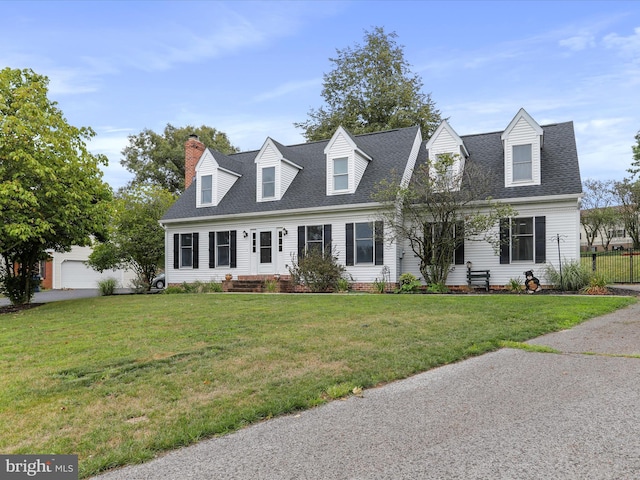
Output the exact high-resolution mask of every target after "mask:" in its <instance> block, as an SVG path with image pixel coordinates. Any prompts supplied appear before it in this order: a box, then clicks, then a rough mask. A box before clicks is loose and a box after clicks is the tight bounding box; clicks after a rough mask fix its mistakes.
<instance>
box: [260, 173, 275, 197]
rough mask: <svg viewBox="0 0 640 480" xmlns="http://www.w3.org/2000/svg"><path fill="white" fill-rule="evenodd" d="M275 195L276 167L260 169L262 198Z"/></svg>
mask: <svg viewBox="0 0 640 480" xmlns="http://www.w3.org/2000/svg"><path fill="white" fill-rule="evenodd" d="M275 196H276V167H265V168H263V169H262V198H273V197H275Z"/></svg>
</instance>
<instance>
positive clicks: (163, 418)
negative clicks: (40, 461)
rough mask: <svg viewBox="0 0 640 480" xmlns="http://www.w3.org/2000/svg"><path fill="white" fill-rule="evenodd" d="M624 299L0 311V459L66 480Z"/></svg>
mask: <svg viewBox="0 0 640 480" xmlns="http://www.w3.org/2000/svg"><path fill="white" fill-rule="evenodd" d="M633 301H635V299H633V298H629V297H589V296H575V297H574V296H551V295H540V296H536V295H528V296H526V295H513V296H511V295H481V296H471V295H469V296H467V295H443V296H434V295H224V294H213V295H151V296H150V295H142V296H120V297H117V296H116V297H98V298H92V299H83V300H76V301H67V302H58V303H52V304H47V305H44V306H41V307H38V308H35V309H32V310H27V311H24V312H21V313H17V314H5V315H1V316H0V372H2V374H1V377H0V451H1V452H3V453H5V454H8V453H72V454H78V455H79V456H80V474H81V477H87V476H90V475H93V474H96V473H97V472H99V471H102V470H105V469H108V468H111V467H115V466H119V465H124V464H128V463H135V462H141V461H144V460H148V459H150V458H152V457H153V456H154V455H155V454H156V453H157V452H159V451H163V450H168V449H172V448H176V447H179V446H182V445H187V444H190V443H193V442H196V441H198V440H200V439H202V438H204V437H207V436H212V435H218V434H224V433H227V432H230V431H233V430H235V429H238V428H241V427H243V426H245V425H248V424H250V423H252V422H256V421H258V420H261V419H264V418H269V417H272V416H275V415H280V414H283V413H286V412H292V411H295V410H299V409H304V408H309V407H313V406H316V405H319V404H321V403H324V402H326V401H328V400H329V399H331V398H336V397H339V396H341V395H345V394H348V393H349V392H351V391H352V390H353V388H355V387H363V388H369V387H373V386H376V385H379V384H382V383H385V382H389V381H393V380H396V379H399V378H404V377H407V376H409V375H412V374H414V373H417V372H421V371H424V370H428V369H430V368H433V367H436V366H438V365H443V364H446V363H451V362H455V361H457V360H460V359H463V358H466V357H469V356H471V355H478V354H481V353H484V352H487V351H491V350H495V349H497V348H500V346H501V345H503V343H502V342H505V341H510V342H520V341H523V340H526V339H529V338H532V337H535V336H538V335H540V334H543V333H545V332H550V331H555V330H559V329H564V328H568V327H571V326H573V325H575V324H577V323H580V322H582V321H583V320H585V319H587V318H590V317H593V316H596V315H601V314H604V313H607V312H610V311H612V310H615V309H616V308H620V307H623V306H626V305H629V304H630V303H631V302H633Z"/></svg>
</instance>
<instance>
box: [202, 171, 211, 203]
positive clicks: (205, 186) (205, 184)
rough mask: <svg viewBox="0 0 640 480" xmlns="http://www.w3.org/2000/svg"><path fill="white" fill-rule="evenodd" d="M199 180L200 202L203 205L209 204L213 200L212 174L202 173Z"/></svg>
mask: <svg viewBox="0 0 640 480" xmlns="http://www.w3.org/2000/svg"><path fill="white" fill-rule="evenodd" d="M200 181H201V182H202V185H201V187H200V203H202V204H203V205H205V204H210V203H211V202H212V200H213V176H212V175H203V176H202V177H201V180H200Z"/></svg>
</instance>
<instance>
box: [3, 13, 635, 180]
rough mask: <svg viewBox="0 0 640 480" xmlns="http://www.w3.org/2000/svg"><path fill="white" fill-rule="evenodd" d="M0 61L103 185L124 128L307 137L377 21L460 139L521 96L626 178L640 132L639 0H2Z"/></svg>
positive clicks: (543, 120) (501, 117)
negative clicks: (69, 137)
mask: <svg viewBox="0 0 640 480" xmlns="http://www.w3.org/2000/svg"><path fill="white" fill-rule="evenodd" d="M2 18H3V21H2V28H1V29H0V67H4V66H9V67H12V68H31V69H33V70H35V71H36V72H37V73H41V74H44V75H47V76H48V77H49V79H50V92H49V97H50V98H51V99H53V100H55V101H57V102H58V103H59V106H60V108H61V109H62V111H63V112H64V114H65V116H66V117H67V119H68V121H69V122H70V123H71V124H73V125H76V126H90V127H92V128H93V129H94V130H95V131H96V133H97V136H96V138H95V139H94V140H93V141H92V142H91V144H90V148H91V150H92V151H93V152H95V153H104V154H106V155H107V156H108V157H109V167H107V168H106V169H105V180H106V181H108V182H109V183H110V184H111V185H112V186H113V187H114V188H118V187H120V186H122V185H124V184H125V183H126V182H127V181H128V180H129V179H130V177H131V175H130V174H129V173H128V172H127V171H126V170H125V169H124V168H123V167H122V166H121V165H120V158H121V155H120V151H121V150H122V148H123V147H125V146H126V145H127V143H128V141H127V135H131V134H137V133H139V132H140V131H142V130H143V129H144V128H150V129H152V130H154V131H156V132H161V131H162V130H163V129H164V126H165V125H166V124H167V123H171V124H173V125H174V126H177V127H181V126H185V125H189V124H190V125H202V124H204V125H210V126H212V127H215V128H217V129H218V130H221V131H223V132H225V133H227V135H228V136H229V138H230V140H231V142H232V143H233V144H234V145H236V146H237V147H239V148H241V149H242V150H253V149H259V148H260V147H261V146H262V144H263V142H264V141H265V139H266V138H267V136H270V137H272V138H273V139H275V140H277V141H279V142H280V143H283V144H294V143H301V142H303V141H304V139H303V137H302V135H301V132H300V130H298V129H296V128H295V127H294V126H293V123H294V122H299V121H304V120H306V118H307V112H308V111H309V109H311V108H317V107H319V106H321V105H322V98H321V96H320V91H321V88H322V75H323V73H325V72H328V71H330V70H331V68H332V64H331V62H330V61H329V58H330V57H333V56H335V54H336V49H343V48H345V47H349V46H354V45H355V44H356V43H362V42H363V35H364V31H365V30H372V28H373V27H376V26H382V27H384V28H385V30H386V31H387V32H392V31H393V32H396V33H397V34H398V39H397V41H398V43H399V44H401V45H403V46H404V51H405V59H406V60H407V61H408V62H409V63H410V64H411V66H412V71H413V72H414V73H417V74H419V75H420V76H421V78H422V80H423V83H424V91H425V93H431V95H432V99H433V100H434V101H435V103H436V106H437V108H439V109H440V111H441V112H442V114H443V116H445V117H448V118H449V122H450V124H451V126H452V127H453V128H454V129H455V130H456V132H457V133H458V134H459V135H466V134H471V133H481V132H492V131H498V130H503V129H504V128H505V127H506V126H507V125H508V124H509V122H510V121H511V119H512V118H513V116H514V115H515V114H516V112H517V111H518V109H519V108H520V107H524V108H525V110H527V111H528V113H529V114H531V116H533V118H534V119H535V120H537V121H538V123H540V124H542V125H544V124H548V123H555V122H564V121H573V122H574V127H575V131H576V138H577V144H578V154H579V157H580V165H581V173H582V177H583V179H585V178H598V179H603V180H604V179H614V180H619V179H622V178H623V177H624V176H626V175H627V173H626V169H627V168H628V167H629V165H630V163H631V159H632V156H631V145H633V144H634V143H635V140H634V136H635V134H636V133H637V132H638V130H640V2H637V1H626V2H620V1H605V2H600V1H569V2H552V1H537V2H525V1H510V2H507V1H498V2H482V1H472V2H465V1H448V2H439V1H410V2H406V1H392V2H387V1H368V2H366V1H335V2H334V1H307V2H304V1H296V2H266V1H265V2H250V1H236V2H216V1H205V2H198V1H176V2H172V1H166V2H154V1H143V2H125V1H112V2H90V1H86V2H80V1H71V2H59V1H49V2H45V1H41V2H26V1H21V2H12V1H4V2H2Z"/></svg>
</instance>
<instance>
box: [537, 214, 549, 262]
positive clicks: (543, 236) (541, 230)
mask: <svg viewBox="0 0 640 480" xmlns="http://www.w3.org/2000/svg"><path fill="white" fill-rule="evenodd" d="M535 235H536V239H535V249H536V263H544V262H546V261H547V226H546V217H536V218H535Z"/></svg>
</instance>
